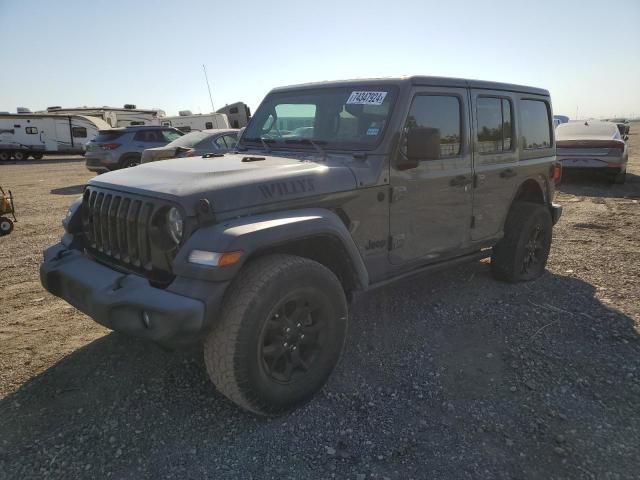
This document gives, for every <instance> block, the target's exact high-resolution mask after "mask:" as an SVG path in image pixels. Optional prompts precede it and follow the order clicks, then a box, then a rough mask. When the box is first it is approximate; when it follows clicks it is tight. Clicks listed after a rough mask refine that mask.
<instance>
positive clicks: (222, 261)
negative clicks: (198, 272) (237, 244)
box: [189, 250, 244, 267]
mask: <svg viewBox="0 0 640 480" xmlns="http://www.w3.org/2000/svg"><path fill="white" fill-rule="evenodd" d="M243 253H244V252H243V251H242V250H238V251H235V252H223V253H218V252H207V251H205V250H192V251H191V253H190V254H189V263H197V264H199V265H206V266H208V267H228V266H229V265H235V264H236V263H238V262H239V261H240V258H242V255H243Z"/></svg>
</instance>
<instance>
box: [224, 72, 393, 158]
mask: <svg viewBox="0 0 640 480" xmlns="http://www.w3.org/2000/svg"><path fill="white" fill-rule="evenodd" d="M336 90H338V91H340V90H346V91H352V92H353V91H386V92H387V95H388V98H389V102H390V105H389V110H388V112H387V115H386V117H385V122H384V125H383V126H382V128H381V132H380V133H379V134H378V135H376V138H375V141H373V142H371V143H362V142H361V143H356V142H341V143H335V142H332V141H327V140H325V139H322V138H315V137H311V138H295V137H292V138H286V139H272V138H267V137H263V139H262V141H261V140H257V139H253V138H252V135H251V133H252V132H251V130H252V127H253V125H256V124H259V123H262V124H264V123H265V122H266V120H267V119H268V118H269V116H270V115H271V110H269V109H270V108H272V107H275V106H276V105H277V104H278V103H277V101H273V99H274V98H276V99H277V98H278V97H280V98H282V99H283V100H285V99H287V98H291V97H301V96H307V95H314V94H323V93H327V92H335V91H336ZM399 97H400V88H399V86H398V85H395V84H389V83H384V82H381V83H379V84H378V83H368V82H367V83H362V84H360V83H355V82H354V83H353V84H349V85H340V84H335V85H327V86H322V87H318V86H314V87H311V88H292V89H277V90H275V91H271V92H269V93H268V94H267V96H266V97H265V98H264V100H263V101H262V102H261V103H260V106H259V107H258V109H257V110H256V112H255V114H254V115H253V116H252V117H251V120H250V121H249V124H248V125H247V127H246V128H245V130H244V131H243V132H242V137H241V138H240V139H239V141H238V144H237V146H238V147H241V148H244V149H249V148H258V149H268V150H276V151H279V150H289V151H290V150H299V151H310V150H313V151H317V150H318V146H320V147H321V149H322V150H326V151H329V152H361V151H372V150H376V149H377V148H378V147H380V145H381V144H382V143H383V141H384V139H385V137H386V136H387V133H388V132H389V130H390V129H391V128H392V127H391V122H392V120H393V118H394V112H395V109H396V106H397V104H398V99H399ZM283 103H288V102H286V101H283ZM265 110H266V111H265ZM257 128H258V129H259V128H260V127H257ZM308 140H311V142H310V141H308Z"/></svg>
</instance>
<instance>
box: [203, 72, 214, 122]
mask: <svg viewBox="0 0 640 480" xmlns="http://www.w3.org/2000/svg"><path fill="white" fill-rule="evenodd" d="M202 70H204V79H205V80H206V81H207V90H209V100H211V113H213V112H215V111H216V109H215V108H213V97H212V96H211V87H210V86H209V77H208V76H207V67H205V66H204V63H203V64H202Z"/></svg>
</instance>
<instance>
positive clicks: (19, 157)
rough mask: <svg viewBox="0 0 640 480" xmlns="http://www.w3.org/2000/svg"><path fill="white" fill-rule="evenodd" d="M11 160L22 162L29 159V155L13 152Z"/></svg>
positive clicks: (22, 152)
mask: <svg viewBox="0 0 640 480" xmlns="http://www.w3.org/2000/svg"><path fill="white" fill-rule="evenodd" d="M13 158H14V159H15V160H17V161H19V162H22V161H23V160H26V159H28V158H29V154H28V153H27V152H24V151H22V150H16V151H15V152H13Z"/></svg>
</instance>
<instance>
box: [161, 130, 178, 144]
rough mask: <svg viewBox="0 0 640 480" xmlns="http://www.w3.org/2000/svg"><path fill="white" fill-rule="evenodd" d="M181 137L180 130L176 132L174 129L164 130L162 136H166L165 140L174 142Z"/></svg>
mask: <svg viewBox="0 0 640 480" xmlns="http://www.w3.org/2000/svg"><path fill="white" fill-rule="evenodd" d="M180 137H181V135H180V134H179V133H178V132H174V131H173V130H163V131H162V138H164V141H165V142H173V141H174V140H177V139H178V138H180Z"/></svg>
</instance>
